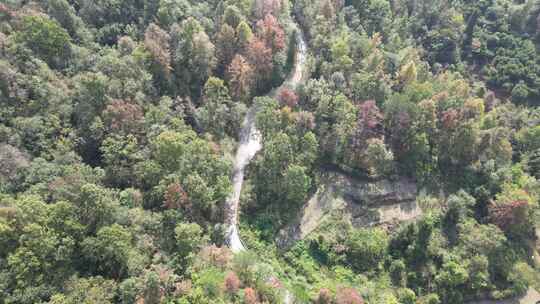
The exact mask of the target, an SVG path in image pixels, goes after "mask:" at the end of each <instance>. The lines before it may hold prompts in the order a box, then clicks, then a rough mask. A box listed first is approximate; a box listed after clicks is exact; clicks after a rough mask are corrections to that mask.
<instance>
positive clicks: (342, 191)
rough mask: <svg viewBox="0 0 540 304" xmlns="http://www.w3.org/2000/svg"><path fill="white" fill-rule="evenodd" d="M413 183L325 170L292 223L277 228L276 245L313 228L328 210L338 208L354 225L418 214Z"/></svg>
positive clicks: (388, 222) (284, 245) (288, 243)
mask: <svg viewBox="0 0 540 304" xmlns="http://www.w3.org/2000/svg"><path fill="white" fill-rule="evenodd" d="M417 191H418V190H417V187H416V184H415V183H414V182H412V181H410V180H408V179H405V178H402V179H398V180H396V181H390V180H380V181H375V182H368V181H364V180H358V179H355V178H352V177H349V176H345V175H343V174H341V173H335V172H332V173H328V174H327V176H325V177H323V178H322V180H321V186H320V187H319V189H317V192H316V193H315V194H314V195H313V197H311V199H310V200H309V201H308V202H307V203H306V205H304V207H303V209H302V210H301V211H300V214H299V216H298V218H297V220H295V221H294V222H292V223H291V224H290V225H288V226H287V227H285V228H284V229H282V230H281V231H280V235H279V236H278V240H277V243H278V246H279V247H281V248H287V247H290V246H292V245H293V244H294V243H295V242H296V241H298V240H301V239H303V238H305V237H306V236H307V235H308V234H310V233H311V232H313V231H314V230H316V229H317V228H318V227H319V225H320V224H321V223H322V222H323V220H324V219H325V218H326V217H327V216H329V215H330V213H331V212H335V211H339V212H341V214H342V215H343V218H344V219H346V220H348V221H349V222H350V223H351V224H352V225H353V226H355V227H368V226H374V225H391V224H392V223H394V222H396V221H410V220H414V219H415V218H417V217H418V216H420V215H421V210H420V208H419V207H418V206H417V204H416V195H417Z"/></svg>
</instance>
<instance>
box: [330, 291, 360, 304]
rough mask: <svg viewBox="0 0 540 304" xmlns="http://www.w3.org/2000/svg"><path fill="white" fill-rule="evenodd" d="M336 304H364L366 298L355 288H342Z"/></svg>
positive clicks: (338, 293)
mask: <svg viewBox="0 0 540 304" xmlns="http://www.w3.org/2000/svg"><path fill="white" fill-rule="evenodd" d="M336 304H364V299H363V298H362V296H360V294H359V293H358V292H357V291H356V290H355V289H353V288H342V289H340V290H338V292H337V295H336Z"/></svg>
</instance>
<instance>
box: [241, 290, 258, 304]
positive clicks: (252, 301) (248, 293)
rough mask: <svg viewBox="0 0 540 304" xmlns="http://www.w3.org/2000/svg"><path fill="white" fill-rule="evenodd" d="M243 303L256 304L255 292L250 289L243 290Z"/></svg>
mask: <svg viewBox="0 0 540 304" xmlns="http://www.w3.org/2000/svg"><path fill="white" fill-rule="evenodd" d="M244 303H245V304H257V303H259V300H258V299H257V292H256V291H255V289H253V288H251V287H247V288H245V289H244Z"/></svg>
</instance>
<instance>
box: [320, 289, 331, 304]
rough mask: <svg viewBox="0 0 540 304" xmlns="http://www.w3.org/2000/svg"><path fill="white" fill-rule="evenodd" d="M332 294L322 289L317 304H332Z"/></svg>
mask: <svg viewBox="0 0 540 304" xmlns="http://www.w3.org/2000/svg"><path fill="white" fill-rule="evenodd" d="M331 303H332V292H331V291H330V290H329V289H327V288H321V290H319V295H318V296H317V304H331Z"/></svg>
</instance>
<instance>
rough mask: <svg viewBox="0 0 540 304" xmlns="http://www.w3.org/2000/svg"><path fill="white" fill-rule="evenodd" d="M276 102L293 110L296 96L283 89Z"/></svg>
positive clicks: (296, 99) (296, 102)
mask: <svg viewBox="0 0 540 304" xmlns="http://www.w3.org/2000/svg"><path fill="white" fill-rule="evenodd" d="M278 100H279V101H280V102H281V104H282V105H285V106H288V107H289V108H294V107H296V105H297V104H298V95H296V93H295V92H294V91H292V90H289V89H287V88H284V89H283V90H281V91H280V92H279V95H278Z"/></svg>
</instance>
